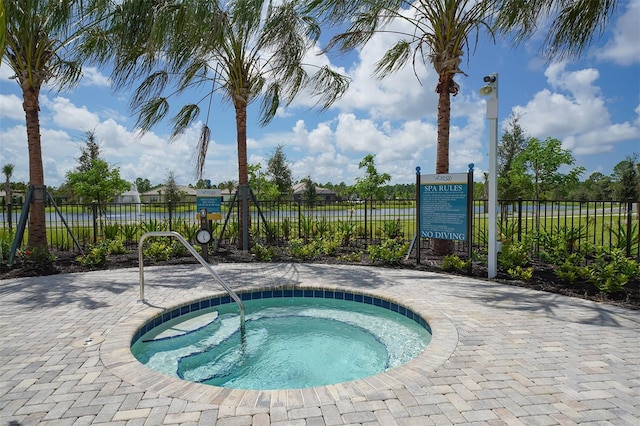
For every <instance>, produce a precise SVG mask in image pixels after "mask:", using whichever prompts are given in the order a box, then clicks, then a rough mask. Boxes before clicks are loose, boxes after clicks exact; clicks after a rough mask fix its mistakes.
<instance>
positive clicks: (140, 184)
mask: <svg viewBox="0 0 640 426" xmlns="http://www.w3.org/2000/svg"><path fill="white" fill-rule="evenodd" d="M135 184H136V188H138V192H139V193H140V194H142V193H144V192H147V191H150V190H151V188H152V186H151V181H150V180H149V179H143V178H141V177H138V178H136V180H135Z"/></svg>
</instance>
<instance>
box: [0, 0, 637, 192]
mask: <svg viewBox="0 0 640 426" xmlns="http://www.w3.org/2000/svg"><path fill="white" fill-rule="evenodd" d="M639 20H640V0H630V1H620V3H619V6H618V10H617V12H616V15H615V16H614V18H613V19H612V20H611V21H610V23H609V25H608V27H607V29H606V32H605V33H604V35H603V36H602V37H601V38H599V39H596V40H594V42H593V43H592V45H591V46H590V47H589V49H588V50H587V51H586V53H585V54H584V55H583V56H582V57H581V58H580V59H579V60H570V61H564V62H558V63H553V64H547V63H544V62H543V61H541V60H540V58H539V57H538V56H537V49H538V46H539V45H538V38H537V37H534V39H533V40H531V41H530V42H528V43H526V44H523V45H520V46H518V47H515V48H514V47H512V45H511V44H510V43H509V42H504V41H497V42H496V44H494V43H493V42H489V41H488V38H487V37H486V36H482V37H481V39H480V42H479V45H478V46H477V48H476V49H475V52H474V51H472V52H471V56H469V57H467V56H465V57H464V62H463V64H462V69H463V71H465V72H466V73H467V74H468V75H467V76H460V77H458V78H457V81H458V83H459V84H460V86H461V90H460V93H459V95H458V96H456V97H455V98H453V101H452V111H451V113H452V121H451V140H450V172H452V173H456V172H466V171H467V165H468V164H469V163H474V164H475V170H476V180H480V177H481V176H482V172H484V171H487V169H488V164H489V161H488V151H489V149H488V140H489V135H488V123H487V120H486V119H485V112H486V99H485V98H483V97H481V96H480V95H479V94H478V89H480V87H482V86H483V84H484V83H483V80H482V79H483V76H485V75H487V74H490V73H493V72H497V73H498V74H499V123H500V124H499V127H500V129H501V130H500V134H501V133H502V128H503V126H504V124H505V122H506V121H507V119H508V118H509V116H510V115H511V113H512V111H516V112H517V113H518V114H520V115H521V119H520V123H521V125H522V126H523V128H524V129H525V131H526V133H527V134H528V135H529V136H533V137H538V138H540V139H545V138H546V137H553V138H557V139H559V140H561V141H562V142H563V147H564V148H566V149H569V150H571V152H572V153H573V155H574V157H575V158H576V164H577V165H581V166H583V167H585V169H586V170H587V171H586V173H585V174H584V175H583V179H584V178H586V177H588V176H589V175H590V174H591V173H593V172H595V171H599V172H602V173H604V174H606V175H609V174H611V172H612V169H613V167H614V166H615V165H616V164H617V163H618V162H620V161H622V160H624V159H625V157H626V156H628V155H631V154H633V153H638V154H639V155H640V27H639V26H638V24H637V22H639ZM393 25H396V26H398V29H402V28H401V27H402V25H403V24H402V23H399V22H398V23H394V24H393ZM393 37H394V36H392V35H389V34H385V35H378V36H375V37H374V38H373V39H372V41H371V42H370V43H369V44H368V45H367V46H366V47H365V48H364V49H362V50H360V51H358V52H354V53H351V54H349V55H346V56H334V55H331V56H326V55H315V54H311V55H310V56H309V60H310V61H312V62H314V63H317V64H327V63H330V64H331V65H332V66H334V67H335V68H336V69H338V70H340V71H342V72H343V73H345V74H347V75H348V76H349V77H351V79H352V81H351V86H350V89H349V91H348V92H347V94H346V95H345V96H344V97H343V98H342V99H340V100H339V101H338V102H336V103H335V105H334V106H333V107H332V108H331V109H329V110H328V111H324V112H322V113H320V112H319V111H318V110H314V109H312V108H311V107H312V106H313V105H314V103H315V101H314V100H313V99H310V98H307V97H304V96H301V97H299V98H298V99H296V100H295V101H294V103H293V104H292V105H290V106H289V107H287V108H281V110H280V111H279V113H278V115H277V116H276V118H275V119H274V120H273V121H272V122H271V123H270V124H269V125H268V126H266V127H259V126H258V125H257V121H258V120H257V114H256V108H257V105H256V106H255V107H254V108H252V109H250V110H249V117H248V124H249V127H248V132H247V133H248V138H249V140H248V155H249V162H250V163H251V164H257V163H261V164H262V165H263V170H264V169H265V168H266V162H267V159H268V158H269V156H270V155H271V154H272V153H273V151H274V149H275V147H276V146H277V145H278V144H283V145H284V148H285V153H286V155H287V159H288V160H289V162H290V166H291V169H292V171H293V177H294V179H296V180H298V179H302V178H304V177H306V176H310V177H311V178H312V179H313V180H314V181H316V182H319V183H325V182H333V183H339V182H345V183H346V184H349V185H351V184H353V183H354V181H355V178H356V177H358V176H362V175H363V171H362V170H359V169H358V163H359V162H360V160H361V159H362V158H363V157H364V156H365V155H367V154H375V155H376V157H375V161H376V166H377V168H378V171H379V172H386V173H389V174H390V175H391V176H392V183H412V182H414V181H415V167H416V166H420V167H421V169H422V173H423V174H430V173H434V169H435V153H436V149H435V146H436V113H437V97H436V93H435V92H434V88H435V84H436V81H437V75H436V74H435V72H434V71H433V70H432V69H431V68H430V67H427V68H424V67H422V68H417V73H418V77H419V78H420V82H418V80H417V79H416V76H415V75H414V72H413V70H412V69H411V67H410V66H408V67H406V68H404V69H402V70H401V71H399V72H397V73H396V74H394V75H393V76H391V77H388V78H386V79H384V80H376V79H374V78H373V77H372V76H371V71H372V69H373V64H374V63H375V62H376V61H377V60H378V59H379V58H380V57H381V55H382V54H383V53H384V51H386V49H387V48H388V47H389V46H391V45H392V44H393V42H394V40H395V39H394V38H393ZM540 37H543V35H540ZM11 75H12V74H11V71H10V70H9V68H8V67H7V66H6V65H2V66H0V165H4V164H7V163H12V164H14V165H15V170H14V177H13V180H15V181H24V182H26V181H28V161H27V155H28V154H27V143H26V140H27V139H26V128H25V121H24V112H23V110H22V105H21V104H22V100H21V93H20V91H19V87H18V85H17V84H16V82H15V80H11V79H10V77H11ZM129 95H130V93H114V92H113V91H112V90H111V87H110V82H109V78H108V70H98V69H95V68H90V67H87V68H85V69H84V77H83V79H82V81H81V83H80V85H79V86H78V87H77V88H75V89H74V90H73V91H70V92H62V93H56V92H55V91H49V90H43V91H42V93H41V97H40V102H41V112H40V114H41V116H40V117H41V120H40V122H41V132H42V150H43V161H44V168H45V183H46V184H47V185H50V186H58V185H60V184H61V183H63V182H64V180H65V174H66V173H67V172H68V171H69V170H72V169H73V168H75V167H76V166H77V158H78V157H79V155H80V148H81V147H82V146H83V140H84V134H85V132H86V131H89V130H94V131H95V134H96V136H97V137H98V139H99V141H101V147H102V156H103V157H104V158H105V159H106V160H107V161H108V162H109V163H110V164H111V165H112V166H115V167H118V168H119V169H120V173H121V176H122V177H123V178H124V179H127V180H129V181H133V180H135V178H136V177H142V178H147V179H149V180H150V181H151V182H152V183H153V184H160V183H163V182H164V181H165V180H166V178H167V174H168V173H169V171H173V172H174V174H175V176H176V181H177V183H179V184H188V183H195V178H194V173H193V170H194V165H193V164H194V163H193V152H194V149H195V146H196V143H197V141H198V136H199V130H200V127H201V123H200V124H198V125H196V126H194V127H193V128H191V129H189V130H188V131H187V132H185V133H184V134H183V135H181V136H179V137H178V138H177V139H176V140H175V141H173V142H171V143H170V142H168V135H169V134H170V129H169V128H168V127H167V126H163V125H160V126H158V127H155V128H153V129H152V131H151V132H148V133H147V134H145V135H144V136H142V137H140V136H139V135H138V134H137V133H136V131H135V128H134V124H135V118H134V117H133V116H132V114H131V112H130V111H129V109H128V102H129ZM190 101H192V100H190ZM172 106H177V107H179V106H180V105H179V104H175V105H173V104H172ZM204 109H205V110H206V108H204ZM201 119H202V120H204V119H205V117H204V116H201ZM208 124H209V126H210V127H211V129H212V143H211V144H210V146H209V151H208V155H207V161H206V164H205V176H204V177H205V178H208V179H211V181H212V182H213V183H215V184H217V183H218V182H221V181H226V180H237V179H238V173H237V154H236V139H235V118H234V112H233V108H232V106H231V105H229V104H221V103H220V102H219V99H218V100H217V99H215V98H214V100H213V104H212V114H211V116H210V117H209V121H208Z"/></svg>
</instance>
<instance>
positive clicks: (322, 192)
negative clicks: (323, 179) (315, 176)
mask: <svg viewBox="0 0 640 426" xmlns="http://www.w3.org/2000/svg"><path fill="white" fill-rule="evenodd" d="M305 185H306V183H304V182H300V183H296V184H295V185H293V200H294V201H300V202H304V201H305V199H304V190H305ZM314 187H315V189H316V202H317V203H333V202H335V201H336V200H337V199H338V195H337V193H336V192H335V191H332V190H330V189H327V188H323V187H321V186H318V185H314Z"/></svg>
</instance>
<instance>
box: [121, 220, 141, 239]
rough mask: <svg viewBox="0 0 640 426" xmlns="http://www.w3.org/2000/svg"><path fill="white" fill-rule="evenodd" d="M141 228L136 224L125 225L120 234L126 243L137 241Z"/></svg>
mask: <svg viewBox="0 0 640 426" xmlns="http://www.w3.org/2000/svg"><path fill="white" fill-rule="evenodd" d="M139 229H140V226H139V225H137V224H134V223H125V224H124V225H122V226H121V227H120V234H121V235H122V238H124V240H125V241H135V240H137V239H138V230H139Z"/></svg>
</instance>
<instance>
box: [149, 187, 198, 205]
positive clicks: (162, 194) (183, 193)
mask: <svg viewBox="0 0 640 426" xmlns="http://www.w3.org/2000/svg"><path fill="white" fill-rule="evenodd" d="M177 187H178V191H179V192H180V199H179V200H172V201H176V202H179V203H195V202H196V189H195V188H191V187H190V186H186V185H177ZM166 193H167V187H166V186H164V185H163V186H159V187H157V188H154V189H150V190H149V191H147V192H143V193H142V194H140V201H141V202H143V203H145V204H151V203H166V202H167V196H166Z"/></svg>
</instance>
